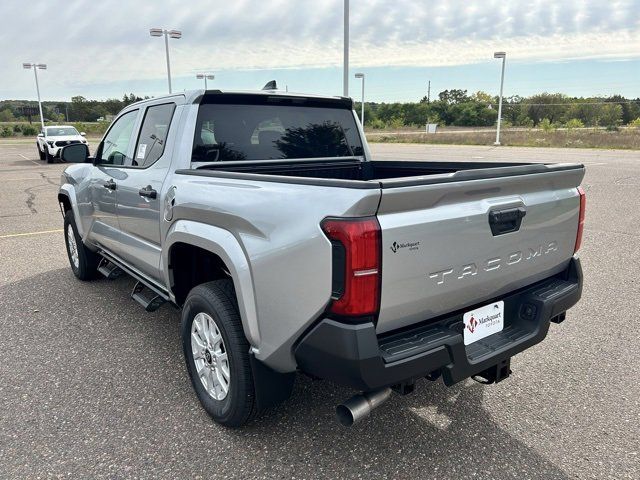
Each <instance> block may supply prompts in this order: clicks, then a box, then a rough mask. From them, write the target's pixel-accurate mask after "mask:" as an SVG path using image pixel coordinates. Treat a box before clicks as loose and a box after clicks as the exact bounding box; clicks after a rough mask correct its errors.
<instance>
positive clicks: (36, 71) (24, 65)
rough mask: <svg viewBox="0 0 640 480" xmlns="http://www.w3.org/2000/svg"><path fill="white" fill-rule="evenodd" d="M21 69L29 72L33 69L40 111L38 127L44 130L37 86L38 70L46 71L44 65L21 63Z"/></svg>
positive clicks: (38, 86) (38, 87)
mask: <svg viewBox="0 0 640 480" xmlns="http://www.w3.org/2000/svg"><path fill="white" fill-rule="evenodd" d="M22 68H24V69H25V70H30V69H31V68H33V75H34V76H35V77H36V92H38V109H39V110H40V125H41V126H42V128H43V129H44V116H43V115H42V103H41V102H40V85H38V69H40V70H46V69H47V64H46V63H23V64H22Z"/></svg>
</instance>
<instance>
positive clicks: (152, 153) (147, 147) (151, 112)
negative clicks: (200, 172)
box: [127, 103, 176, 167]
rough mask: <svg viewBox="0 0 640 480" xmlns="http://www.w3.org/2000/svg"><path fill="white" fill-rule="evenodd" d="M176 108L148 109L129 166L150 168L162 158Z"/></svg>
mask: <svg viewBox="0 0 640 480" xmlns="http://www.w3.org/2000/svg"><path fill="white" fill-rule="evenodd" d="M175 108H176V104H175V103H166V104H164V105H154V106H152V107H149V108H147V112H146V113H145V116H144V120H143V121H142V127H141V128H140V135H139V136H138V143H137V145H136V149H135V150H134V153H135V156H134V158H132V159H131V163H127V165H131V166H133V167H148V166H149V165H153V164H154V163H155V162H156V161H157V160H158V159H159V158H160V157H161V156H162V153H163V152H164V146H165V143H166V141H167V135H168V133H169V125H170V124H171V118H172V117H173V111H174V110H175Z"/></svg>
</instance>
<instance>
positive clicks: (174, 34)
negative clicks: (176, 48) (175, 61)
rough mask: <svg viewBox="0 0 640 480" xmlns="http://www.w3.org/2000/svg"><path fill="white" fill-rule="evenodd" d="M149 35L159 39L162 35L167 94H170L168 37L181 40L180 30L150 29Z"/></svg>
mask: <svg viewBox="0 0 640 480" xmlns="http://www.w3.org/2000/svg"><path fill="white" fill-rule="evenodd" d="M149 34H150V35H151V36H152V37H161V36H163V35H164V48H165V51H166V54H167V79H168V80H169V93H171V65H170V62H169V37H171V38H175V39H178V38H182V32H181V31H180V30H165V29H164V28H151V29H150V30H149Z"/></svg>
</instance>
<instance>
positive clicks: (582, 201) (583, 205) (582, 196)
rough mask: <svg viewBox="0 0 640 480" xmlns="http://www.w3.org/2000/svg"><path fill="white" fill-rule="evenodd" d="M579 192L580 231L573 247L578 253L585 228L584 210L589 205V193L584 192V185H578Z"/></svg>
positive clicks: (574, 251)
mask: <svg viewBox="0 0 640 480" xmlns="http://www.w3.org/2000/svg"><path fill="white" fill-rule="evenodd" d="M578 193H579V194H580V216H579V217H578V233H577V234H576V246H575V248H574V249H573V253H576V252H577V251H578V250H579V249H580V245H581V244H582V232H583V230H584V210H585V208H586V206H587V195H586V194H585V193H584V189H583V188H582V187H578Z"/></svg>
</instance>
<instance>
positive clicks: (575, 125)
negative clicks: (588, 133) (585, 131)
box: [564, 118, 584, 130]
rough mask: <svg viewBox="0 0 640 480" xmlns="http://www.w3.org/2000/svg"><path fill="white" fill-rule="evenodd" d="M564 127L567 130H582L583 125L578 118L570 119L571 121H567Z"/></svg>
mask: <svg viewBox="0 0 640 480" xmlns="http://www.w3.org/2000/svg"><path fill="white" fill-rule="evenodd" d="M564 126H565V127H567V128H568V129H569V130H573V129H574V128H584V123H582V120H580V119H578V118H572V119H571V120H569V121H567V123H565V124H564Z"/></svg>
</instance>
